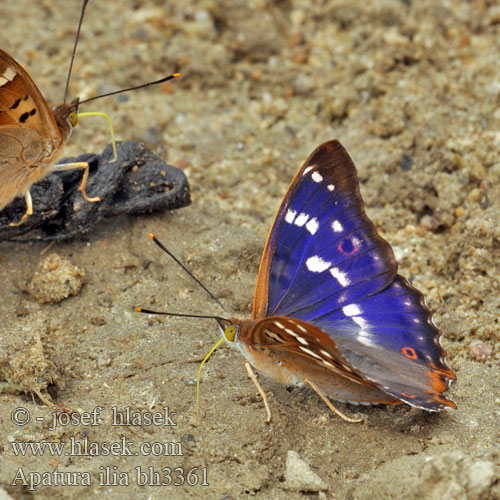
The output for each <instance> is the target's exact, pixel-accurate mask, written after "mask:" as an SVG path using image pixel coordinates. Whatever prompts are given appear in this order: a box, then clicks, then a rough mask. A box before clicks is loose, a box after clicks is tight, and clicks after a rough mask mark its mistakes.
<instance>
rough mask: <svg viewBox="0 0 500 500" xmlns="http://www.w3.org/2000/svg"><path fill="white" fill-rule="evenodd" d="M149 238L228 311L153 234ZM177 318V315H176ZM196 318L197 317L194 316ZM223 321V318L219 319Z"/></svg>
mask: <svg viewBox="0 0 500 500" xmlns="http://www.w3.org/2000/svg"><path fill="white" fill-rule="evenodd" d="M148 236H149V237H150V238H151V239H152V240H153V241H154V242H155V243H156V244H157V245H158V246H159V247H160V248H161V249H162V250H163V251H164V252H165V253H166V254H168V255H169V256H170V257H171V258H172V259H174V261H175V262H176V263H177V264H179V266H181V267H182V269H183V270H184V271H185V272H186V273H187V274H188V275H189V276H190V277H191V278H193V279H194V281H196V283H198V285H200V286H201V288H203V290H205V292H206V293H207V294H208V296H209V297H210V298H211V299H212V300H214V301H215V302H217V304H219V306H220V307H221V308H222V310H223V311H224V312H227V311H226V309H225V308H224V306H223V305H222V304H221V303H220V301H219V300H218V299H217V298H216V297H215V296H214V294H213V293H212V292H211V291H210V290H209V289H208V288H207V287H206V286H205V285H204V284H203V283H202V282H201V281H200V280H199V279H198V278H197V277H196V276H195V275H194V274H193V273H192V272H191V271H190V270H189V269H188V268H187V267H186V266H185V265H184V264H183V263H182V262H181V261H180V260H179V259H178V258H177V257H176V256H175V255H174V254H173V253H172V252H171V251H170V250H168V249H167V248H166V247H165V245H164V244H163V243H162V242H161V241H160V240H159V239H158V238H157V237H156V236H155V235H154V234H153V233H149V234H148ZM174 316H175V315H174ZM194 317H196V316H194ZM198 317H207V316H198ZM210 318H213V319H215V316H210ZM219 319H221V318H219Z"/></svg>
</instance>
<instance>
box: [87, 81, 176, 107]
mask: <svg viewBox="0 0 500 500" xmlns="http://www.w3.org/2000/svg"><path fill="white" fill-rule="evenodd" d="M179 76H181V74H180V73H173V74H172V75H168V76H166V77H164V78H160V79H159V80H155V81H154V82H149V83H143V84H141V85H137V86H136V87H129V88H127V89H121V90H115V91H114V92H108V93H107V94H101V95H96V96H95V97H90V98H89V99H85V100H84V101H80V102H79V103H78V106H79V105H80V104H83V103H86V102H90V101H95V100H96V99H101V97H109V96H111V95H116V94H123V92H129V91H131V90H137V89H143V88H144V87H149V86H150V85H157V84H158V83H163V82H168V81H169V80H173V79H174V78H178V77H179Z"/></svg>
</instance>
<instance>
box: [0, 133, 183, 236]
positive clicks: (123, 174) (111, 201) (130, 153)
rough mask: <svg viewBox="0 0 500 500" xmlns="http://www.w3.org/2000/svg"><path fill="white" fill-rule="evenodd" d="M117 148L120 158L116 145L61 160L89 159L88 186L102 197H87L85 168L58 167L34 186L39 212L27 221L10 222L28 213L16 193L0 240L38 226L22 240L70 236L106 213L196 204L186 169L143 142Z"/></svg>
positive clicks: (1, 215) (3, 217) (0, 216)
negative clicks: (95, 199)
mask: <svg viewBox="0 0 500 500" xmlns="http://www.w3.org/2000/svg"><path fill="white" fill-rule="evenodd" d="M116 147H117V153H118V158H117V160H116V161H115V162H113V161H112V159H113V152H112V149H111V145H109V146H107V147H106V149H104V151H103V152H102V154H101V155H100V156H99V155H96V154H83V155H80V156H78V157H77V158H64V159H63V160H61V161H60V162H59V163H60V164H62V163H71V162H79V161H86V162H88V163H89V167H90V175H89V178H88V181H87V184H86V186H85V191H86V193H87V195H88V196H89V197H91V198H92V197H95V196H99V197H100V198H101V201H98V202H95V203H90V202H87V201H85V200H84V199H83V197H82V195H81V193H80V191H79V190H78V188H79V186H80V183H81V179H82V170H81V169H75V170H66V171H62V172H54V173H52V174H49V175H48V176H47V177H46V178H45V179H43V180H42V181H40V182H38V183H36V184H34V185H33V186H32V188H31V196H32V198H33V212H34V213H33V215H32V216H31V217H29V218H28V219H27V220H26V221H25V222H24V223H23V224H21V225H20V226H17V227H11V226H9V223H10V222H13V221H18V220H19V219H20V218H21V217H22V216H23V215H24V213H25V211H26V204H25V202H24V198H16V199H15V200H14V201H13V202H12V203H11V204H10V205H8V206H7V207H6V208H5V209H4V210H2V211H0V241H1V240H17V241H21V240H18V237H19V236H21V235H23V234H25V233H28V232H30V231H33V230H35V229H36V230H41V231H42V233H43V234H41V235H40V234H38V235H36V236H34V237H33V238H30V239H29V240H26V239H22V241H51V240H59V241H60V240H66V239H69V238H73V237H75V236H77V235H79V234H83V233H86V232H87V231H89V230H91V229H92V228H93V227H94V226H95V225H96V224H97V223H98V222H99V221H100V220H102V219H103V218H105V217H114V216H117V215H122V214H128V215H131V214H145V213H149V212H153V211H160V210H167V209H173V208H181V207H185V206H187V205H189V204H190V203H191V199H190V194H189V185H188V181H187V179H186V176H185V175H184V173H183V172H182V171H181V170H179V169H178V168H175V167H173V166H171V165H168V164H166V163H165V162H163V161H162V160H161V159H160V158H159V157H158V156H157V155H155V154H154V153H153V152H152V151H150V150H149V149H147V148H146V146H144V145H143V144H141V143H137V142H117V143H116Z"/></svg>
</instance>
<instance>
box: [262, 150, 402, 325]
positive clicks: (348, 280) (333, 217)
mask: <svg viewBox="0 0 500 500" xmlns="http://www.w3.org/2000/svg"><path fill="white" fill-rule="evenodd" d="M396 270H397V264H396V261H395V259H394V256H393V253H392V250H391V248H390V246H389V244H388V243H387V242H386V241H385V240H384V239H382V238H381V237H380V236H379V235H378V234H377V232H376V229H375V227H374V225H373V223H372V222H371V221H370V220H369V219H368V217H367V216H366V214H365V212H364V205H363V201H362V199H361V196H360V193H359V185H358V179H357V175H356V169H355V167H354V164H353V163H352V161H351V159H350V158H349V155H348V154H347V152H346V151H345V149H344V148H343V147H342V146H341V145H340V143H339V142H338V141H330V142H327V143H324V144H322V145H321V146H319V147H318V148H316V150H315V151H314V152H313V153H312V154H311V156H310V157H309V158H308V160H307V161H306V163H305V164H304V166H303V167H302V169H301V170H300V171H299V173H298V174H297V176H296V177H295V178H294V180H293V181H292V183H291V185H290V187H289V189H288V192H287V194H286V195H285V198H284V200H283V203H282V205H281V207H280V210H279V211H278V215H277V217H276V219H275V222H274V224H273V227H272V229H271V232H270V235H269V238H268V242H267V245H266V249H265V250H264V255H263V258H262V262H261V267H260V271H259V277H258V281H257V285H256V294H255V300H254V317H260V316H267V315H290V316H295V317H300V318H301V319H304V320H306V321H307V320H310V319H313V318H314V317H315V315H317V314H322V313H323V312H325V311H326V310H332V309H336V308H340V307H342V306H343V305H345V304H348V303H350V302H353V301H357V300H361V299H363V298H365V297H367V296H369V295H372V294H374V293H376V292H378V291H379V290H381V289H383V288H384V287H386V286H387V285H389V284H390V283H391V282H392V280H393V279H394V276H395V275H396ZM265 289H267V293H264V292H263V290H265Z"/></svg>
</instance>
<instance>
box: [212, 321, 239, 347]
mask: <svg viewBox="0 0 500 500" xmlns="http://www.w3.org/2000/svg"><path fill="white" fill-rule="evenodd" d="M217 323H218V325H219V329H220V331H221V333H222V337H223V338H224V340H225V341H226V342H228V343H229V344H233V343H234V342H236V341H237V340H238V335H239V333H240V322H239V321H238V320H235V319H222V318H221V319H217Z"/></svg>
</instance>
